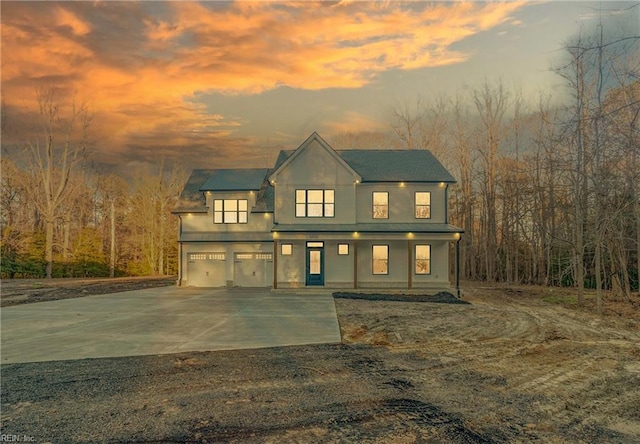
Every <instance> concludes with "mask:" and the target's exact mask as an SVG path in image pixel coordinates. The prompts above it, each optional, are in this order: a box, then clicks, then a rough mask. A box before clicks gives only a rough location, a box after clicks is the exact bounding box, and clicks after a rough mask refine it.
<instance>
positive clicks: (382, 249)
mask: <svg viewBox="0 0 640 444" xmlns="http://www.w3.org/2000/svg"><path fill="white" fill-rule="evenodd" d="M373 274H389V245H374V246H373Z"/></svg>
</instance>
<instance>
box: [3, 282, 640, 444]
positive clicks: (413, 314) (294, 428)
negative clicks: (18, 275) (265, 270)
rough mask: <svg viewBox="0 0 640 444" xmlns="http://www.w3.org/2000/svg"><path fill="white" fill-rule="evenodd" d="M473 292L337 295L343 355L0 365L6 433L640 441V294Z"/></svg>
mask: <svg viewBox="0 0 640 444" xmlns="http://www.w3.org/2000/svg"><path fill="white" fill-rule="evenodd" d="M463 289H464V299H465V300H466V301H467V302H470V304H467V305H465V304H443V303H439V304H435V303H426V302H421V303H416V302H395V301H394V302H390V301H368V300H351V299H336V300H335V303H336V309H337V312H338V317H339V321H340V327H341V331H342V336H343V343H342V344H326V345H314V346H301V347H283V348H270V349H258V350H236V351H224V352H209V353H182V354H175V355H162V356H142V357H132V358H117V359H87V360H79V361H59V362H48V363H47V362H44V363H30V364H13V365H3V366H2V367H1V371H2V397H1V402H2V413H1V420H2V424H1V425H2V432H1V433H2V434H10V435H16V436H20V437H24V438H26V439H32V440H33V442H56V443H57V442H203V443H204V442H238V443H240V442H242V443H245V442H249V443H251V442H256V443H257V442H273V443H275V442H278V443H279V442H304V443H307V442H359V443H360V442H364V443H366V442H383V443H410V442H453V443H456V442H458V443H470V442H478V443H490V442H531V441H534V442H545V443H565V442H585V443H587V442H589V443H590V442H608V443H634V442H637V443H640V301H638V300H637V299H638V298H637V297H636V299H635V302H634V303H627V302H624V303H623V302H620V301H614V300H607V303H606V311H605V315H604V316H597V315H595V314H593V313H592V312H590V311H589V306H590V305H592V304H593V301H592V299H591V298H589V299H588V304H587V308H586V309H584V308H579V307H577V306H576V304H575V298H574V295H573V294H572V291H571V290H558V289H553V290H550V289H546V288H542V287H524V286H519V287H514V286H507V285H487V284H483V283H465V285H464V286H463ZM3 293H4V289H3ZM3 299H4V294H3Z"/></svg>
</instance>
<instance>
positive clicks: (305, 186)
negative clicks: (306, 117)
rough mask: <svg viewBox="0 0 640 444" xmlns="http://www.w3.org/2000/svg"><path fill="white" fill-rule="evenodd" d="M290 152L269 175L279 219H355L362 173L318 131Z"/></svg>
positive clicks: (305, 221) (304, 220)
mask: <svg viewBox="0 0 640 444" xmlns="http://www.w3.org/2000/svg"><path fill="white" fill-rule="evenodd" d="M287 154H288V153H286V152H285V153H281V156H280V157H279V162H278V164H277V165H276V168H275V169H274V171H273V172H272V173H271V174H270V176H269V181H270V183H271V184H272V185H273V187H274V188H275V215H274V216H275V220H276V222H278V223H302V224H304V223H318V222H320V221H321V222H323V223H353V222H355V184H357V183H359V182H360V181H361V180H362V178H361V177H360V175H359V174H358V173H357V172H356V171H355V170H354V169H353V168H351V166H349V164H348V163H347V162H345V161H344V159H343V158H342V157H341V156H340V155H339V154H338V153H337V152H336V151H335V150H334V149H333V148H331V146H330V145H329V144H328V143H327V142H326V141H325V140H324V139H323V138H322V137H320V136H319V135H318V133H316V132H314V133H313V134H311V136H309V138H308V139H307V140H305V141H304V142H303V143H302V145H300V146H299V147H298V148H297V149H296V150H295V151H294V152H293V153H291V154H288V155H287Z"/></svg>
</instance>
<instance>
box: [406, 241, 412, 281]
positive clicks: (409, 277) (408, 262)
mask: <svg viewBox="0 0 640 444" xmlns="http://www.w3.org/2000/svg"><path fill="white" fill-rule="evenodd" d="M411 262H412V257H411V241H410V240H409V241H407V269H408V271H407V275H408V276H407V288H408V289H409V290H411V289H412V288H413V273H412V271H413V264H412V263H411Z"/></svg>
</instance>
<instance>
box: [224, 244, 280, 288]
mask: <svg viewBox="0 0 640 444" xmlns="http://www.w3.org/2000/svg"><path fill="white" fill-rule="evenodd" d="M233 265H234V266H233V271H234V273H233V274H234V276H233V284H234V286H236V287H268V286H271V284H272V283H273V254H272V253H260V252H257V253H256V252H252V253H235V254H234V264H233Z"/></svg>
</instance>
